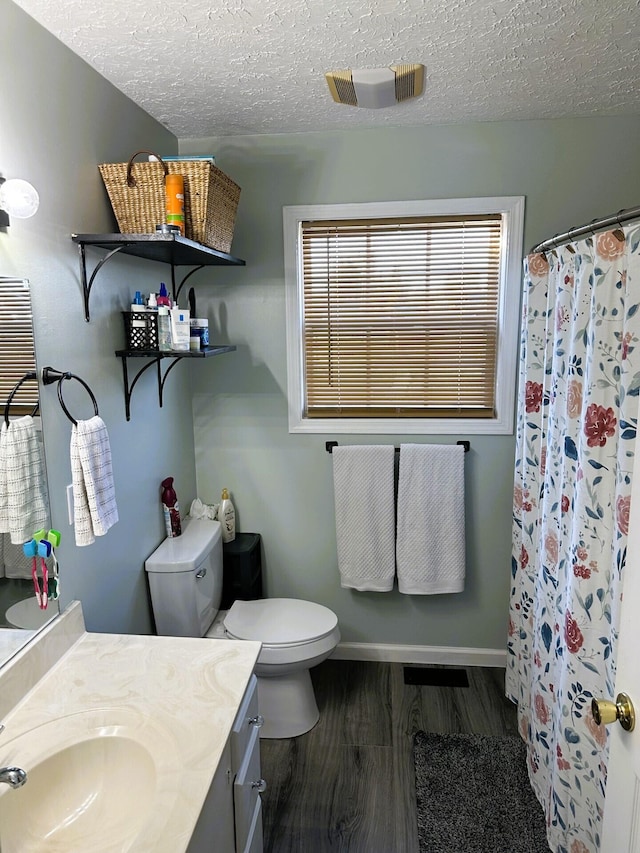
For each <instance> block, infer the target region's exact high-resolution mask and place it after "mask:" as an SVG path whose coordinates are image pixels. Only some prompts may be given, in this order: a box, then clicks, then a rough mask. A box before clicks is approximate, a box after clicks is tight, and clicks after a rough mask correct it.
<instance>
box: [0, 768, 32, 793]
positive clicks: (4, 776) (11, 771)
mask: <svg viewBox="0 0 640 853" xmlns="http://www.w3.org/2000/svg"><path fill="white" fill-rule="evenodd" d="M26 781H27V774H26V773H25V772H24V770H21V769H20V768H19V767H0V782H6V783H7V785H10V786H11V787H12V788H21V787H22V786H23V785H24V783H25V782H26Z"/></svg>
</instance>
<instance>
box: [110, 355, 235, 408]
mask: <svg viewBox="0 0 640 853" xmlns="http://www.w3.org/2000/svg"><path fill="white" fill-rule="evenodd" d="M235 349H236V348H235V346H210V347H206V348H205V349H202V350H197V351H196V350H189V351H188V352H176V351H174V350H167V351H164V350H163V351H160V350H141V349H133V350H131V349H128V350H126V349H125V350H116V355H117V356H118V358H120V359H122V374H123V378H124V408H125V414H126V416H127V420H128V421H129V420H131V394H132V392H133V389H134V387H135V384H136V382H137V381H138V379H139V378H140V377H141V376H142V374H143V373H144V372H145V371H146V370H148V368H150V367H153V365H154V364H155V365H156V368H157V377H158V401H159V403H160V407H162V395H163V392H164V383H165V381H166V378H167V376H168V375H169V372H170V371H171V370H172V369H173V368H174V367H175V366H176V364H177V363H178V362H179V361H180V360H181V359H183V358H210V357H211V356H214V355H222V354H223V353H225V352H233V351H234V350H235ZM130 358H146V359H150V360H149V361H147V363H146V364H143V365H142V367H141V368H140V370H138V372H137V373H136V375H135V376H134V377H133V379H132V380H131V383H129V368H128V364H127V362H128V359H130ZM166 358H171V359H173V361H172V362H171V364H170V365H169V366H168V367H167V368H166V370H165V371H164V373H163V372H162V361H163V360H164V359H166Z"/></svg>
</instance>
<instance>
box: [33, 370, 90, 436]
mask: <svg viewBox="0 0 640 853" xmlns="http://www.w3.org/2000/svg"><path fill="white" fill-rule="evenodd" d="M65 379H75V380H76V381H77V382H79V383H80V384H81V385H82V386H83V387H84V389H85V390H86V392H87V394H88V395H89V396H90V397H91V402H92V403H93V413H94V415H96V416H97V415H98V403H97V402H96V398H95V397H94V396H93V391H92V390H91V388H89V386H88V385H87V383H86V382H85V381H84V379H81V378H80V377H79V376H76V375H75V373H69V372H68V371H66V372H64V373H62V372H61V371H59V370H54V369H53V367H44V368H43V369H42V381H43V382H44V384H45V385H51V384H52V383H53V382H57V383H58V401H59V403H60V406H61V407H62V411H63V412H64V413H65V415H66V416H67V417H68V418H69V420H70V421H71V423H72V424H74V426H78V421H77V420H76V419H75V418H74V417H73V415H72V414H71V412H70V411H69V409H67V407H66V406H65V404H64V399H63V397H62V383H63V382H64V380H65Z"/></svg>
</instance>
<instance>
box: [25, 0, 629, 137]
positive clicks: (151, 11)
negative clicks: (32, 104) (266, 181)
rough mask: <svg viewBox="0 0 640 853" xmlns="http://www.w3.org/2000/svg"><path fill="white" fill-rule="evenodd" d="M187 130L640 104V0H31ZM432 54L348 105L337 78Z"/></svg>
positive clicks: (374, 123)
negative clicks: (399, 99) (384, 100)
mask: <svg viewBox="0 0 640 853" xmlns="http://www.w3.org/2000/svg"><path fill="white" fill-rule="evenodd" d="M17 5H18V6H20V7H21V8H22V9H24V10H25V11H26V12H28V13H29V14H30V15H31V16H32V17H33V18H35V19H36V20H37V21H38V22H40V23H41V24H42V25H43V26H44V27H46V29H48V30H49V31H50V32H52V33H53V34H54V35H56V36H57V37H58V38H59V39H60V40H61V41H63V42H64V43H65V44H66V45H68V46H69V47H70V48H71V49H72V50H73V51H74V52H75V53H77V54H78V55H79V56H81V57H82V58H83V59H85V60H86V61H87V62H88V63H89V64H90V65H91V66H93V67H94V68H95V69H97V70H98V71H99V72H100V73H101V74H102V75H103V76H104V77H106V78H107V79H108V80H110V81H111V82H112V83H113V84H114V85H115V86H117V87H118V89H120V90H121V91H123V92H124V93H125V94H127V95H128V96H129V97H130V98H131V99H132V100H133V101H135V102H136V103H137V104H139V105H140V106H141V107H143V108H144V109H145V110H146V111H147V112H149V113H150V114H151V115H152V116H154V117H155V118H156V119H158V120H159V121H160V122H162V124H164V125H165V126H166V127H167V128H169V129H170V130H171V131H172V132H173V133H174V134H175V135H176V136H177V137H179V138H180V139H185V138H194V137H195V138H197V137H206V136H226V135H239V134H247V133H290V132H304V131H313V130H331V129H339V128H341V129H342V128H356V127H381V126H387V127H391V126H402V125H404V126H408V125H424V124H446V123H457V122H467V121H497V120H503V119H540V118H557V117H562V116H590V115H596V114H600V115H613V114H617V113H638V112H640V12H639V9H638V2H637V0H448V2H444V0H370V2H365V0H348V2H344V0H340V2H339V0H189V2H184V0H174V1H173V2H169V3H158V2H153V3H152V2H151V0H136V2H132V0H64V2H62V3H52V2H51V0H17ZM402 62H419V63H422V64H424V65H425V66H426V71H425V89H424V94H423V95H422V96H421V97H419V98H416V99H414V100H411V101H408V102H405V103H403V104H401V105H398V106H394V107H389V108H387V109H382V110H364V109H362V108H357V107H350V106H345V105H341V104H336V103H334V102H333V100H332V99H331V96H330V93H329V89H328V87H327V84H326V82H325V79H324V73H325V71H330V70H337V69H344V68H375V67H381V66H386V65H391V64H394V63H402Z"/></svg>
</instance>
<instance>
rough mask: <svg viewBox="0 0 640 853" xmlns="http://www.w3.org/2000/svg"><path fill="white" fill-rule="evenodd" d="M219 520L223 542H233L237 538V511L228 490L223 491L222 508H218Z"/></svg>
mask: <svg viewBox="0 0 640 853" xmlns="http://www.w3.org/2000/svg"><path fill="white" fill-rule="evenodd" d="M218 520H219V521H220V527H221V532H222V541H223V542H233V540H234V539H235V538H236V511H235V508H234V506H233V504H232V503H231V498H230V497H229V492H228V491H227V489H223V490H222V496H221V498H220V506H219V507H218Z"/></svg>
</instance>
